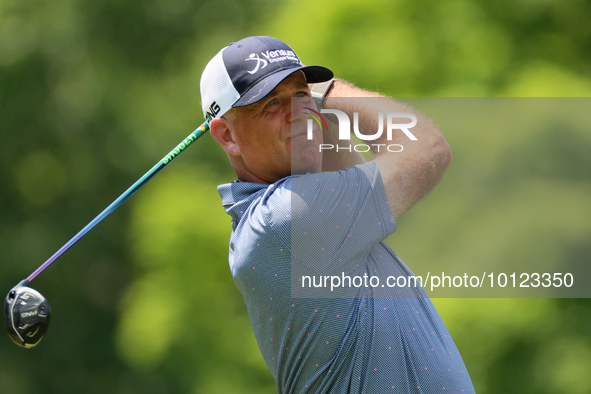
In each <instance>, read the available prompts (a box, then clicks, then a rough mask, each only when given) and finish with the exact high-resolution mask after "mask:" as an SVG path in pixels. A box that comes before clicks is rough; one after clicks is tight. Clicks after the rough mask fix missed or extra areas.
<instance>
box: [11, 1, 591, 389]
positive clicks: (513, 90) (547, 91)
mask: <svg viewBox="0 0 591 394" xmlns="http://www.w3.org/2000/svg"><path fill="white" fill-rule="evenodd" d="M590 13H591V3H590V2H589V1H583V0H569V1H562V2H554V1H548V0H536V1H534V0H511V1H509V0H498V1H494V2H488V1H484V0H482V1H476V0H450V1H445V2H442V1H436V0H427V1H421V2H412V1H408V0H394V1H393V0H371V1H369V0H368V1H364V2H361V1H353V0H339V1H336V0H334V1H328V0H327V1H324V2H318V1H310V0H300V1H293V0H290V1H270V0H253V1H250V2H240V1H238V0H218V1H211V0H205V1H199V2H191V1H188V0H167V1H164V0H145V1H133V0H104V1H100V2H97V1H89V0H76V1H75V0H53V1H51V2H49V1H43V0H39V1H30V2H29V1H17V0H0V136H1V143H0V185H1V188H0V289H5V291H6V292H8V290H9V289H10V288H11V287H12V286H14V285H15V284H16V283H17V282H18V281H20V280H21V279H23V278H24V277H26V276H27V275H29V274H30V273H31V272H32V271H33V270H34V269H35V268H37V267H38V266H39V265H40V264H41V263H42V262H43V261H45V260H46V259H47V258H48V257H49V256H50V255H51V254H52V253H53V252H54V251H55V250H57V249H58V248H59V247H60V246H61V245H62V244H64V243H65V242H66V241H67V240H68V239H70V238H71V237H72V236H73V235H74V234H75V233H76V232H77V231H78V230H79V229H80V228H82V227H83V226H84V225H85V224H86V223H88V222H89V221H90V220H91V219H92V218H94V217H95V216H96V215H97V214H98V213H99V212H100V211H101V210H102V209H104V207H106V206H107V205H108V204H109V203H110V202H111V201H113V200H114V199H115V198H116V197H117V196H118V195H119V194H120V193H121V192H122V191H123V190H125V189H126V188H127V187H128V186H129V185H131V183H133V182H134V181H135V180H136V179H137V178H139V176H141V175H142V174H143V173H144V172H145V171H146V170H148V169H149V168H150V167H151V166H152V165H153V164H155V163H156V161H157V160H159V159H160V158H161V157H163V156H164V155H165V154H166V153H168V151H169V150H170V149H171V148H173V147H174V146H175V145H176V144H177V143H178V142H180V141H181V140H182V139H183V138H184V137H186V135H188V134H189V133H190V132H191V131H192V130H193V129H194V128H195V127H196V126H197V125H199V124H201V122H202V114H201V109H200V98H199V78H200V74H201V71H202V70H203V67H204V66H205V64H206V63H207V61H208V60H209V59H210V58H211V57H212V56H213V55H214V54H215V53H216V52H217V51H218V50H219V49H220V48H222V47H223V46H225V45H227V44H229V43H230V42H233V41H236V40H239V39H240V38H243V37H245V36H248V35H259V34H260V35H272V36H275V37H277V38H280V39H282V40H284V41H286V42H288V43H289V44H290V45H291V46H292V48H293V49H294V50H295V51H296V52H297V53H298V54H299V55H300V57H301V58H302V59H303V61H304V62H306V63H308V64H312V63H315V64H322V65H326V66H328V67H330V68H331V69H332V70H333V71H334V72H335V74H336V75H337V76H339V77H341V78H344V79H347V80H350V81H352V82H354V83H355V84H357V85H358V86H360V87H363V88H366V89H370V90H377V91H379V92H381V93H382V94H384V95H388V96H392V97H423V96H424V97H505V96H508V97H587V96H589V94H590V93H591V77H590V71H591V27H590V26H591V25H589V24H588V23H587V20H586V19H587V16H588V15H589V14H590ZM577 100H578V101H576V102H577V103H588V102H586V101H584V100H585V99H583V98H581V99H577ZM587 108H588V106H587ZM583 112H584V110H583ZM587 124H588V123H587ZM451 126H452V127H449V126H448V127H446V128H443V132H444V134H445V135H446V137H447V138H448V140H449V142H450V145H451V146H452V150H453V151H454V162H453V164H452V166H451V167H450V169H449V171H448V172H447V173H446V176H445V179H444V180H443V182H442V183H441V185H440V186H439V187H438V188H437V189H436V190H435V191H434V192H433V195H432V196H431V198H429V199H427V200H425V201H423V202H421V203H420V205H419V206H418V207H417V208H415V209H414V210H412V211H411V212H409V213H408V215H405V217H403V218H402V220H401V221H400V223H399V230H398V231H397V233H396V234H395V235H394V236H393V238H392V243H393V246H394V248H395V250H396V251H397V252H398V253H399V255H401V256H402V258H403V259H404V260H405V261H406V262H407V263H408V264H409V266H410V267H411V268H412V267H413V264H414V262H419V261H426V260H431V261H434V260H437V259H442V264H447V265H446V266H449V265H450V264H454V263H457V262H460V263H462V264H469V262H479V261H483V260H486V259H491V260H494V259H503V258H505V259H506V258H509V259H514V260H515V261H519V260H528V259H540V261H542V262H543V261H546V260H548V261H550V262H553V263H558V264H561V263H562V264H569V263H571V262H579V263H581V264H585V263H587V262H588V261H589V257H590V256H591V243H590V242H589V240H590V239H591V237H590V236H591V224H590V223H591V220H589V219H591V212H590V211H591V207H590V205H591V204H590V203H589V202H590V201H591V198H590V197H591V155H589V150H590V149H589V148H590V147H591V137H590V133H589V130H588V128H587V129H585V127H584V126H580V127H569V128H566V129H565V128H562V127H560V126H559V125H558V126H556V127H554V128H538V129H533V130H530V131H528V134H523V133H522V134H519V138H518V139H517V140H518V143H514V144H509V143H508V141H509V140H510V139H511V138H512V137H513V135H511V138H510V136H509V135H508V132H507V130H505V129H503V128H501V127H495V125H494V124H487V125H483V130H478V129H475V130H472V132H469V131H468V132H467V131H466V130H462V131H461V133H460V131H458V130H455V129H454V127H453V125H451ZM484 131H486V132H484ZM233 179H234V176H233V173H232V171H231V169H230V168H229V166H228V165H227V164H226V159H225V156H224V154H223V152H222V150H221V149H220V148H219V147H218V146H216V144H215V143H214V141H213V139H211V138H208V137H203V138H202V139H201V140H200V141H199V142H198V143H196V144H195V145H194V146H192V147H191V148H190V150H188V151H187V152H186V153H184V154H183V155H182V156H181V157H179V158H178V159H177V160H176V161H175V162H174V164H172V165H171V166H170V168H167V169H166V170H165V171H164V172H163V173H162V174H160V175H159V176H158V177H156V178H155V179H154V180H152V181H151V182H150V183H149V184H147V185H146V186H145V187H144V188H143V189H142V190H141V192H139V193H138V194H137V195H136V196H134V197H133V198H132V199H131V200H130V201H129V202H127V203H126V204H125V205H124V206H122V207H121V208H119V209H118V210H117V211H116V212H115V213H114V214H112V215H111V216H110V217H109V218H108V219H106V220H105V221H104V222H102V223H101V224H100V225H99V226H98V227H97V228H95V229H94V230H93V231H92V232H90V233H89V234H88V235H87V236H86V237H84V238H83V239H82V240H81V241H80V242H79V243H78V244H77V245H76V246H74V247H73V248H72V249H71V250H70V251H68V253H66V254H65V255H64V256H63V257H62V258H60V260H59V261H58V262H57V263H56V264H55V265H54V266H52V267H51V268H49V269H48V270H47V271H46V272H44V273H43V274H42V275H41V276H40V277H39V278H38V279H36V280H35V281H34V283H33V284H32V285H33V287H35V288H36V289H37V290H39V291H40V292H42V293H43V294H44V295H45V296H46V297H47V298H48V299H49V301H50V303H51V306H52V309H53V313H52V317H53V320H52V323H51V327H50V330H49V332H48V334H47V337H46V338H45V340H44V341H43V342H42V343H41V344H40V345H39V346H38V347H37V348H35V349H32V350H23V349H21V348H19V347H17V346H15V345H14V344H12V343H11V341H10V340H9V339H8V337H7V336H6V337H5V338H4V339H3V340H0V391H1V392H3V393H79V392H86V393H102V392H107V391H110V392H116V393H140V392H141V393H273V392H275V385H274V381H273V379H272V377H271V374H270V373H269V372H268V370H267V369H266V367H265V365H264V362H263V360H262V357H261V356H260V354H259V351H258V348H257V346H256V343H255V340H254V336H253V334H252V330H251V328H250V323H249V321H248V317H247V315H246V310H245V307H244V305H243V303H242V299H241V295H240V293H239V292H238V290H237V289H236V288H235V286H234V284H233V282H232V279H231V275H230V272H229V269H228V263H227V247H228V245H227V244H228V238H229V230H230V219H229V217H228V216H227V215H226V214H225V213H224V211H223V209H222V207H221V204H220V198H219V195H218V194H217V191H216V185H218V184H221V183H225V182H228V181H231V180H233ZM536 261H537V260H536ZM444 266H445V265H444ZM516 269H517V268H516ZM434 302H435V304H436V306H437V308H438V310H439V311H440V314H441V315H442V317H443V319H444V321H445V322H446V324H447V326H448V328H449V329H450V331H451V333H452V335H453V336H454V339H455V341H456V343H457V345H458V347H459V349H460V351H461V352H462V354H463V357H464V360H465V362H466V365H467V367H468V369H469V371H470V373H471V376H472V379H473V381H474V384H475V387H476V390H477V392H479V393H499V392H507V393H530V392H531V393H558V392H569V393H588V392H591V375H590V374H589V373H588V371H589V370H590V368H591V337H590V331H589V326H590V325H591V303H590V302H589V299H586V298H582V299H557V298H548V299H519V298H516V299H499V298H497V299H484V298H476V299H474V298H472V299H468V298H461V299H435V300H434Z"/></svg>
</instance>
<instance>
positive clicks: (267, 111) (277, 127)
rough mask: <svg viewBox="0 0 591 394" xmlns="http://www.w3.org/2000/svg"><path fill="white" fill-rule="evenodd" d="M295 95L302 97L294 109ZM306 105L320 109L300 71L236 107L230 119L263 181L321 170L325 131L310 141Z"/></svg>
mask: <svg viewBox="0 0 591 394" xmlns="http://www.w3.org/2000/svg"><path fill="white" fill-rule="evenodd" d="M292 97H302V98H301V99H298V100H294V107H296V106H297V110H296V108H294V110H293V112H292V102H291V98H292ZM303 107H311V108H314V109H316V105H315V103H314V100H313V99H312V97H311V96H310V89H309V87H308V83H307V82H306V78H305V76H304V74H303V73H302V72H296V73H294V74H292V75H291V76H289V77H288V78H286V79H285V80H284V81H283V82H281V83H280V84H279V85H278V86H277V87H276V88H275V89H274V90H273V91H272V92H271V93H269V94H268V95H267V96H266V97H265V98H264V99H262V100H260V101H259V102H257V103H255V104H252V105H249V106H247V107H241V108H235V109H233V110H232V115H231V116H230V117H229V118H230V119H231V123H232V125H233V128H234V138H235V140H236V143H237V144H238V145H239V146H240V151H241V156H240V158H241V159H242V161H243V163H244V167H245V168H246V169H247V170H248V171H249V172H251V173H252V174H253V175H255V176H256V177H258V178H259V179H260V180H261V181H264V182H268V183H273V182H275V181H278V180H279V179H281V178H284V177H286V176H289V175H292V174H303V173H306V172H319V171H321V165H322V154H321V153H320V152H319V145H320V144H321V143H322V133H321V132H319V131H318V130H316V131H317V132H315V133H314V139H312V140H308V138H307V128H306V126H307V122H306V121H307V119H308V117H307V116H306V115H305V114H304V113H303V112H304V110H303Z"/></svg>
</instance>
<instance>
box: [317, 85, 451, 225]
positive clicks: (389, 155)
mask: <svg viewBox="0 0 591 394" xmlns="http://www.w3.org/2000/svg"><path fill="white" fill-rule="evenodd" d="M357 97H358V98H361V99H359V100H351V99H348V100H342V99H339V98H357ZM365 97H383V96H380V95H379V94H377V93H373V92H368V91H366V90H363V89H360V88H357V87H355V86H354V85H352V84H350V83H348V82H345V81H342V80H336V81H335V82H334V83H333V86H332V88H331V90H330V91H329V92H328V95H327V97H326V99H325V102H324V108H334V109H338V110H341V111H343V112H345V113H346V114H347V115H348V116H349V119H351V122H353V113H354V112H357V113H358V114H359V129H360V130H368V131H371V132H374V131H375V130H378V113H380V112H381V113H383V114H384V122H385V121H386V116H387V113H389V112H390V113H391V112H405V113H410V114H413V115H415V116H416V118H417V124H416V126H414V127H413V128H412V129H411V132H412V134H413V135H415V136H416V138H417V140H416V141H413V140H410V139H409V138H408V137H407V136H406V135H405V134H404V133H403V132H401V131H400V130H398V131H397V132H396V131H395V132H393V133H392V140H387V133H386V126H385V125H384V131H383V133H382V136H381V137H380V138H378V139H377V140H375V141H371V142H370V141H368V143H367V145H370V147H371V148H372V151H373V152H374V154H375V155H374V156H373V157H372V158H371V161H373V162H375V163H376V164H377V166H378V168H379V170H380V173H381V176H382V181H383V183H384V186H385V188H386V195H387V197H388V203H389V205H390V209H391V210H392V214H393V215H394V218H395V219H398V218H399V217H400V216H402V214H403V213H404V212H406V211H407V210H408V209H409V208H410V207H412V206H413V205H414V204H415V203H416V202H417V201H419V200H420V199H421V198H422V197H423V196H425V195H427V194H428V193H429V192H430V191H431V190H432V189H433V188H434V187H435V185H436V184H437V183H438V182H439V181H440V180H441V178H442V177H443V173H444V171H445V169H446V168H447V166H448V165H449V163H450V162H451V158H452V154H451V149H450V147H449V145H448V144H447V142H446V141H445V138H444V137H443V135H442V134H441V132H440V131H439V129H438V128H437V127H436V126H435V125H434V124H433V122H432V121H431V120H430V119H429V118H427V117H426V116H425V115H424V114H422V113H420V112H418V111H416V110H415V109H414V108H412V107H410V106H408V105H406V104H403V103H400V102H397V101H396V100H394V99H391V98H385V97H383V98H382V99H380V100H377V99H376V100H363V99H362V98H365ZM329 117H330V118H332V116H329ZM402 122H403V123H406V122H407V120H403V121H402ZM331 123H332V122H331ZM337 129H338V126H337V125H336V124H334V123H333V125H332V126H329V133H327V134H328V135H326V134H325V137H326V138H327V140H328V141H326V143H329V144H333V145H335V146H336V144H337V143H339V144H340V145H341V146H343V144H346V143H350V144H354V142H353V141H349V142H347V141H339V140H338V136H337V133H338V130H337ZM378 144H384V145H383V146H381V149H379V151H378V146H377V145H378ZM392 144H400V145H402V146H403V147H404V148H403V150H402V151H401V152H389V151H388V150H387V149H385V146H386V145H392ZM372 145H373V146H372ZM352 151H353V150H352ZM327 152H330V154H329V155H327V156H325V160H323V164H324V162H325V161H326V162H327V163H330V164H329V165H327V168H326V169H324V168H323V170H325V171H327V170H329V169H330V168H331V167H338V168H334V169H341V168H347V167H350V166H352V165H355V164H360V163H363V162H364V161H365V158H364V156H363V155H362V154H361V153H358V152H354V151H353V152H351V153H349V152H347V151H343V150H340V151H339V152H336V151H335V150H331V151H325V153H327Z"/></svg>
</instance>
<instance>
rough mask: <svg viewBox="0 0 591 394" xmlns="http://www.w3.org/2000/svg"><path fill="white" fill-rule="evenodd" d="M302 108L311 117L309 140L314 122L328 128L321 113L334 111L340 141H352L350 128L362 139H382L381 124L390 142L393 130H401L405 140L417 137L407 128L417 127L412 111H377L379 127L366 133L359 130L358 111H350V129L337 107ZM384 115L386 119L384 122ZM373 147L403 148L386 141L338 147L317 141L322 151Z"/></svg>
mask: <svg viewBox="0 0 591 394" xmlns="http://www.w3.org/2000/svg"><path fill="white" fill-rule="evenodd" d="M304 108H305V109H307V110H309V111H310V112H305V114H307V115H309V116H310V119H308V120H307V138H308V140H312V139H313V133H314V122H316V123H317V124H318V126H319V127H320V129H321V130H322V129H325V130H328V124H327V122H326V119H325V118H324V116H322V114H333V115H335V116H336V118H337V122H338V127H339V132H338V136H339V140H341V141H350V140H351V130H352V131H353V133H354V135H355V137H357V138H358V139H360V140H361V141H376V140H378V139H381V140H382V141H383V138H382V136H383V134H384V123H385V124H386V125H385V126H386V127H385V132H386V140H387V141H392V139H393V135H394V132H395V131H398V130H399V131H402V132H403V133H404V134H405V135H406V136H407V137H408V139H410V140H411V141H417V137H415V136H414V134H413V133H412V132H411V131H410V129H411V128H413V127H414V126H416V124H417V117H416V116H415V115H413V114H409V113H406V112H388V113H387V114H386V115H385V116H384V113H382V112H380V113H378V130H377V131H375V132H373V131H372V132H370V133H368V132H367V130H363V132H362V131H361V130H359V113H357V112H354V113H353V128H352V129H351V120H350V119H349V116H348V115H347V114H346V113H345V112H343V111H339V110H337V109H326V108H323V109H321V110H320V112H318V111H316V110H314V109H312V108H309V107H304ZM384 118H385V122H384ZM403 119H407V120H410V122H407V123H399V122H400V121H401V120H403ZM372 147H373V150H374V151H375V152H380V151H384V150H387V151H388V152H402V150H403V149H404V147H403V146H402V145H400V144H387V143H371V144H356V145H353V146H351V145H343V146H339V145H338V144H337V145H334V144H320V145H319V147H318V149H319V151H323V150H331V149H336V151H337V152H338V151H339V150H347V151H351V149H353V150H354V151H355V152H368V151H369V150H371V149H372Z"/></svg>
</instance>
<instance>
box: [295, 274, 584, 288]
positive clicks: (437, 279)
mask: <svg viewBox="0 0 591 394" xmlns="http://www.w3.org/2000/svg"><path fill="white" fill-rule="evenodd" d="M301 283H302V288H324V289H330V291H331V292H332V291H335V289H350V288H362V287H363V288H370V289H371V288H374V289H376V288H424V289H430V291H434V290H436V289H443V288H489V289H493V288H570V287H572V286H573V285H574V275H573V274H571V273H568V272H567V273H562V272H554V273H547V272H545V273H538V272H533V273H526V272H522V273H516V272H512V273H504V272H500V273H499V272H489V273H487V272H483V273H482V275H480V276H478V275H468V274H467V273H465V274H463V275H446V274H445V272H441V274H439V273H437V274H434V275H432V274H431V272H428V273H427V275H426V276H425V278H423V276H420V275H399V276H388V277H385V278H381V277H379V276H376V275H368V274H367V273H365V274H363V275H353V276H351V275H346V274H345V273H344V272H343V273H341V275H302V277H301Z"/></svg>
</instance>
